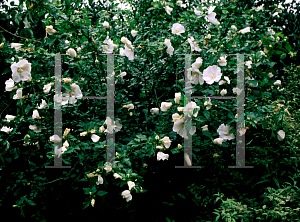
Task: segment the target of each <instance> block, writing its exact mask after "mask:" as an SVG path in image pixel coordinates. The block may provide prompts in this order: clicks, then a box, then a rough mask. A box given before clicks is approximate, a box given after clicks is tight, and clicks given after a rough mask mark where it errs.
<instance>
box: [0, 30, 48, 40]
mask: <svg viewBox="0 0 300 222" xmlns="http://www.w3.org/2000/svg"><path fill="white" fill-rule="evenodd" d="M0 28H2V27H1V26H0ZM2 29H3V30H4V31H6V32H7V33H9V34H11V35H13V36H15V37H18V38H21V39H29V38H25V37H21V36H18V35H15V34H12V33H11V32H9V31H7V30H6V29H4V28H2ZM32 40H33V41H36V42H39V43H42V42H40V41H37V40H35V39H32Z"/></svg>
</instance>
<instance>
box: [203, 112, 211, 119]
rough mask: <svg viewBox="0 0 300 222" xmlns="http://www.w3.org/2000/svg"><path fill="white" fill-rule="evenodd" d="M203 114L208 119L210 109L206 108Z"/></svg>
mask: <svg viewBox="0 0 300 222" xmlns="http://www.w3.org/2000/svg"><path fill="white" fill-rule="evenodd" d="M203 115H204V116H205V118H206V119H209V116H210V113H209V111H207V110H204V111H203Z"/></svg>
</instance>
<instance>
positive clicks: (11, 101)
mask: <svg viewBox="0 0 300 222" xmlns="http://www.w3.org/2000/svg"><path fill="white" fill-rule="evenodd" d="M12 102H13V101H11V103H10V104H12ZM10 104H9V105H8V106H7V107H9V106H10ZM7 107H6V108H7ZM6 108H5V109H4V110H6ZM4 110H3V111H2V112H1V114H0V115H2V113H3V112H4Z"/></svg>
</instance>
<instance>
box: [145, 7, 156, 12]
mask: <svg viewBox="0 0 300 222" xmlns="http://www.w3.org/2000/svg"><path fill="white" fill-rule="evenodd" d="M153 9H155V8H154V7H150V8H148V9H147V11H151V10H153Z"/></svg>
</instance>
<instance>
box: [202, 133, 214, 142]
mask: <svg viewBox="0 0 300 222" xmlns="http://www.w3.org/2000/svg"><path fill="white" fill-rule="evenodd" d="M202 134H203V135H204V136H207V137H209V138H210V139H212V140H213V138H212V136H211V134H210V132H209V131H202Z"/></svg>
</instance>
